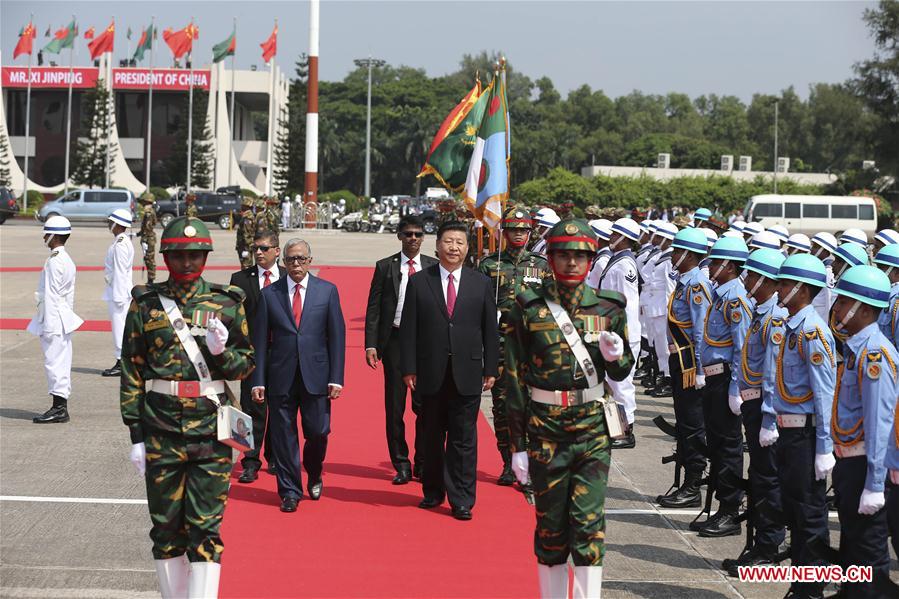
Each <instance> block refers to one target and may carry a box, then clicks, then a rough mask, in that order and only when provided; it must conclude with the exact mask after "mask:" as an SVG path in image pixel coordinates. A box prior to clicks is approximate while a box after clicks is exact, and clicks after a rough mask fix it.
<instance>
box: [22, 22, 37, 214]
mask: <svg viewBox="0 0 899 599" xmlns="http://www.w3.org/2000/svg"><path fill="white" fill-rule="evenodd" d="M29 25H30V26H31V28H32V29H34V13H31V18H30V21H29ZM34 37H37V31H34ZM32 56H34V38H32V40H31V52H29V53H28V91H26V92H25V184H24V187H23V188H22V205H23V208H22V210H23V211H28V142H29V141H30V140H31V57H32Z"/></svg>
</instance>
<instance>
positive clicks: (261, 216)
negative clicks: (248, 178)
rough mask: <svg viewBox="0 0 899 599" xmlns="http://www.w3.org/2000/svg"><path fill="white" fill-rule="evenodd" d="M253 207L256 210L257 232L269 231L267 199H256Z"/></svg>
mask: <svg viewBox="0 0 899 599" xmlns="http://www.w3.org/2000/svg"><path fill="white" fill-rule="evenodd" d="M253 207H254V208H255V209H256V230H257V231H264V230H265V229H268V223H269V217H268V215H266V213H265V209H266V206H265V199H264V198H256V200H255V201H254V202H253Z"/></svg>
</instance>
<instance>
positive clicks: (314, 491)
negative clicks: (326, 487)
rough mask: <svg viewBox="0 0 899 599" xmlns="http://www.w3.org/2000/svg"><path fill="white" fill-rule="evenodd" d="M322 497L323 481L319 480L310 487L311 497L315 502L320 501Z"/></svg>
mask: <svg viewBox="0 0 899 599" xmlns="http://www.w3.org/2000/svg"><path fill="white" fill-rule="evenodd" d="M321 496H322V481H321V479H318V481H316V482H314V483H312V484H310V485H309V497H311V498H312V499H313V500H315V501H318V500H319V498H320V497H321Z"/></svg>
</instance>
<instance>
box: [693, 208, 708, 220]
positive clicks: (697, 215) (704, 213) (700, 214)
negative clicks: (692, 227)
mask: <svg viewBox="0 0 899 599" xmlns="http://www.w3.org/2000/svg"><path fill="white" fill-rule="evenodd" d="M711 216H712V211H711V210H709V209H708V208H699V209H698V210H697V211H696V212H694V213H693V220H701V221H703V222H705V221H707V220H709V218H711Z"/></svg>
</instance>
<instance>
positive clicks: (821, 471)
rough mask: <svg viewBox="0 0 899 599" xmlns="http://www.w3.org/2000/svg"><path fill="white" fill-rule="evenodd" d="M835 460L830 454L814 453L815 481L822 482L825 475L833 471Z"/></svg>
mask: <svg viewBox="0 0 899 599" xmlns="http://www.w3.org/2000/svg"><path fill="white" fill-rule="evenodd" d="M836 463H837V459H836V458H835V457H833V454H832V453H816V454H815V480H824V479H825V478H827V474H828V473H829V472H830V471H831V470H833V467H834V465H835V464H836Z"/></svg>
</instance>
